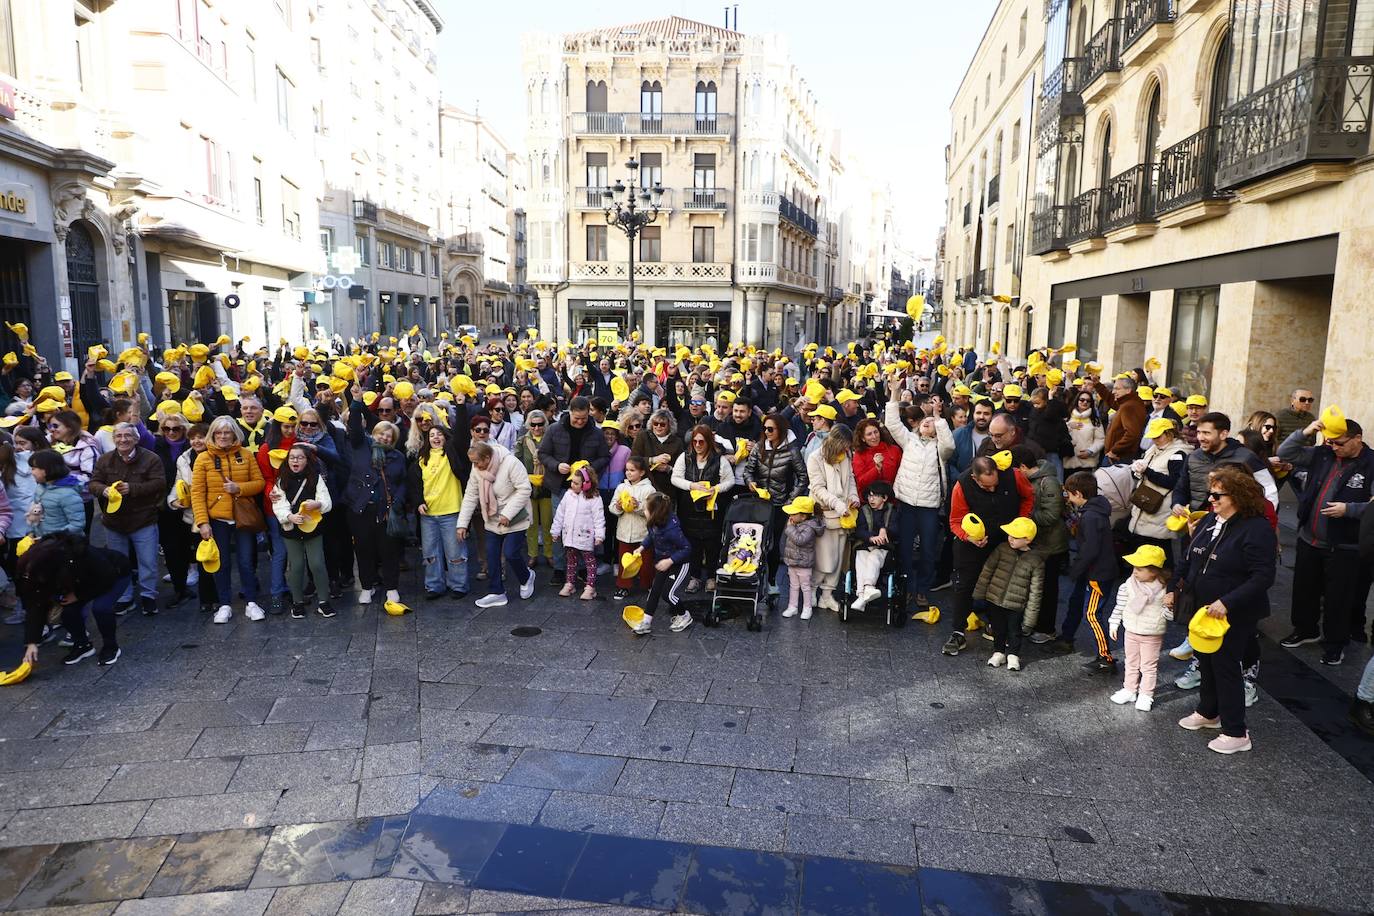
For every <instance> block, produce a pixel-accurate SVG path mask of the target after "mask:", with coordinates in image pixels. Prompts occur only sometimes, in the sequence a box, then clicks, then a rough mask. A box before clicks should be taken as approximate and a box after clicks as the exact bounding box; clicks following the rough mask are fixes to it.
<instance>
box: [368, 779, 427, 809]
mask: <svg viewBox="0 0 1374 916" xmlns="http://www.w3.org/2000/svg"><path fill="white" fill-rule="evenodd" d="M419 801H420V777H419V775H418V774H412V775H409V776H382V777H380V778H377V779H364V780H363V781H362V782H361V783H359V784H358V817H380V816H382V815H386V814H409V813H410V812H411V811H412V810H414V808H415V806H416V805H417V804H419Z"/></svg>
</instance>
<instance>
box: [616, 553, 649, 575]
mask: <svg viewBox="0 0 1374 916" xmlns="http://www.w3.org/2000/svg"><path fill="white" fill-rule="evenodd" d="M643 566H644V557H643V556H641V555H640V554H639V553H638V552H631V551H626V552H625V553H622V554H621V555H620V575H621V578H624V579H629V578H631V577H633V576H637V575H639V570H640V569H641V568H643Z"/></svg>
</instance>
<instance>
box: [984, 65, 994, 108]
mask: <svg viewBox="0 0 1374 916" xmlns="http://www.w3.org/2000/svg"><path fill="white" fill-rule="evenodd" d="M991 106H992V74H991V73H989V74H987V75H986V76H984V77H983V107H984V108H989V107H991Z"/></svg>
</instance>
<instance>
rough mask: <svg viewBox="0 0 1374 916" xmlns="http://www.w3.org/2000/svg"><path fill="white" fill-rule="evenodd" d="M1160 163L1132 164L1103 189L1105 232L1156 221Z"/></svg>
mask: <svg viewBox="0 0 1374 916" xmlns="http://www.w3.org/2000/svg"><path fill="white" fill-rule="evenodd" d="M1158 168H1159V166H1158V165H1155V164H1154V163H1151V164H1149V165H1146V164H1144V163H1142V164H1141V165H1137V166H1132V167H1131V168H1129V169H1127V170H1126V171H1124V172H1122V173H1121V174H1120V175H1117V176H1116V177H1115V178H1113V179H1112V180H1111V181H1109V182H1107V186H1106V187H1105V188H1103V189H1102V190H1103V191H1104V192H1105V199H1104V201H1103V204H1102V207H1103V212H1102V232H1103V233H1104V234H1105V233H1108V232H1111V231H1112V230H1113V229H1121V228H1124V227H1126V226H1135V225H1138V224H1140V223H1152V222H1154V221H1155V212H1154V184H1155V171H1156V169H1158Z"/></svg>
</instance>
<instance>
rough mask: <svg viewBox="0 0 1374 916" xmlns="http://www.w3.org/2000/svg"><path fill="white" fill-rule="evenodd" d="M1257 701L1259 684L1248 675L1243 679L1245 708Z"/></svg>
mask: <svg viewBox="0 0 1374 916" xmlns="http://www.w3.org/2000/svg"><path fill="white" fill-rule="evenodd" d="M1258 702H1259V685H1258V684H1256V683H1255V682H1254V681H1252V680H1250V679H1249V678H1248V677H1247V678H1246V679H1245V708H1246V709H1249V708H1250V707H1251V706H1254V705H1255V704H1256V703H1258Z"/></svg>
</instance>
